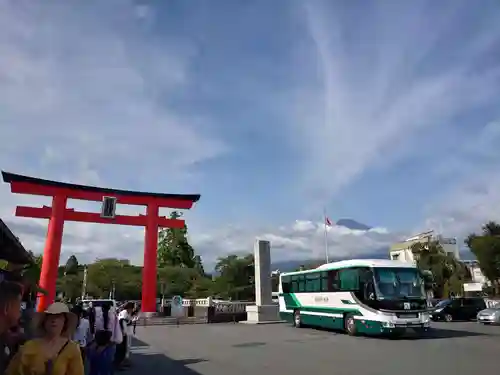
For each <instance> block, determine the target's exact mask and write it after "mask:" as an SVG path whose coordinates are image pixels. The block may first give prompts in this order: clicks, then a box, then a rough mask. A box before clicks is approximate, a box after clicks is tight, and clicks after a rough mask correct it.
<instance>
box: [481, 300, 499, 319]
mask: <svg viewBox="0 0 500 375" xmlns="http://www.w3.org/2000/svg"><path fill="white" fill-rule="evenodd" d="M477 321H478V322H479V323H482V324H500V303H497V304H496V305H493V306H491V307H488V308H487V309H484V310H481V311H479V313H478V314H477Z"/></svg>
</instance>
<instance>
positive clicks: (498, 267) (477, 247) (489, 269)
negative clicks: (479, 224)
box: [465, 221, 500, 295]
mask: <svg viewBox="0 0 500 375" xmlns="http://www.w3.org/2000/svg"><path fill="white" fill-rule="evenodd" d="M465 244H466V245H467V246H468V247H469V249H470V250H471V252H472V253H473V254H474V255H475V256H476V259H477V261H478V263H479V268H480V269H481V272H482V273H483V275H484V276H485V277H486V278H487V279H488V280H489V281H490V282H491V283H492V285H493V288H494V293H495V295H499V294H500V224H498V223H496V222H493V221H490V222H488V223H486V224H485V225H484V226H483V228H482V231H481V233H480V234H475V233H472V234H470V235H469V236H468V237H467V239H466V240H465Z"/></svg>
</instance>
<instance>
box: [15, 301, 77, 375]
mask: <svg viewBox="0 0 500 375" xmlns="http://www.w3.org/2000/svg"><path fill="white" fill-rule="evenodd" d="M77 321H78V318H77V316H76V315H75V314H72V313H71V312H70V311H69V309H68V306H66V305H65V304H64V303H61V302H56V303H53V304H52V305H50V306H49V307H48V308H47V310H45V311H44V312H43V313H37V314H36V315H35V316H34V317H33V324H34V326H35V329H36V331H37V332H38V333H39V335H40V338H37V339H34V340H30V341H28V342H26V344H24V345H23V346H22V347H21V349H20V350H19V352H18V353H17V354H16V355H15V357H14V358H13V359H12V361H11V363H10V364H9V367H8V368H7V371H6V374H7V375H28V374H29V375H46V374H50V375H84V368H83V361H82V356H81V354H80V348H79V347H78V344H77V343H75V342H73V341H71V336H72V335H73V333H74V331H75V328H76V325H77Z"/></svg>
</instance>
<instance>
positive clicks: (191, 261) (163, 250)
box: [158, 211, 201, 268]
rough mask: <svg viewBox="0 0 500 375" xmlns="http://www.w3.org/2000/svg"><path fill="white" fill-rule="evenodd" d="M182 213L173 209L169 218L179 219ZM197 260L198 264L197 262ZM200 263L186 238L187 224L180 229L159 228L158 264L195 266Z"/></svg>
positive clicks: (160, 265) (161, 265)
mask: <svg viewBox="0 0 500 375" xmlns="http://www.w3.org/2000/svg"><path fill="white" fill-rule="evenodd" d="M181 216H182V215H181V214H180V213H179V212H177V211H173V212H172V213H171V214H170V218H171V219H179V218H180V217H181ZM197 262H199V264H197ZM200 265H201V258H200V257H199V256H195V254H194V250H193V247H192V246H191V245H190V244H189V241H188V239H187V226H186V225H184V227H183V228H181V229H176V228H165V229H162V230H160V233H159V241H158V266H159V267H164V266H173V267H185V268H195V266H198V267H199V266H200Z"/></svg>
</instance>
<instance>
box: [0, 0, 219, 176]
mask: <svg viewBox="0 0 500 375" xmlns="http://www.w3.org/2000/svg"><path fill="white" fill-rule="evenodd" d="M144 9H146V8H144V5H143V6H141V7H139V8H137V7H136V6H135V5H134V2H133V1H125V2H123V1H116V0H111V1H106V2H98V1H90V2H85V3H78V4H76V3H72V4H69V3H66V2H61V1H52V2H47V3H44V4H35V3H33V2H30V1H9V0H5V1H2V2H1V3H0V82H1V85H2V90H1V92H0V102H1V103H2V113H1V115H0V126H1V128H2V131H3V134H2V139H3V142H4V144H5V145H6V146H3V147H2V154H1V157H2V160H3V167H4V168H8V167H11V168H14V167H16V166H18V165H19V164H23V163H20V161H26V159H29V161H30V162H31V169H32V170H34V171H36V169H38V168H39V167H40V166H41V164H42V163H43V165H44V166H45V169H44V171H45V173H47V174H49V175H51V177H56V178H61V177H60V174H61V169H66V170H65V172H66V173H67V174H68V175H69V177H70V178H71V179H77V178H78V179H80V178H81V176H80V175H78V174H76V175H75V172H76V171H78V170H80V169H82V170H83V174H84V175H85V174H87V173H88V171H89V170H94V171H97V170H99V171H100V172H101V173H103V174H104V176H102V177H104V179H106V178H108V176H112V177H113V178H114V180H116V179H117V177H118V176H117V173H116V172H115V171H114V170H113V169H114V168H117V167H118V166H119V165H123V164H126V165H127V167H128V169H129V171H130V172H129V173H130V174H131V175H132V174H136V175H137V176H141V175H148V172H149V174H150V175H151V174H153V173H159V172H162V173H167V172H174V173H172V176H176V177H180V173H179V172H180V171H181V170H182V168H186V167H189V166H191V165H193V164H195V163H197V162H200V161H202V160H205V159H207V158H213V157H216V156H218V155H220V154H221V153H223V152H224V151H225V148H226V146H225V145H224V144H223V143H222V142H221V141H220V140H218V139H216V138H215V137H213V136H211V135H210V134H207V133H206V132H204V131H203V128H204V126H205V125H206V124H204V123H203V122H204V121H205V120H204V119H203V118H200V117H199V116H196V114H195V113H194V116H193V117H187V116H185V115H180V114H179V113H177V112H176V111H175V109H173V108H172V107H169V106H168V105H165V103H164V98H165V96H173V95H175V92H176V90H181V89H182V87H183V86H184V85H185V84H187V83H188V82H189V69H190V61H191V59H192V58H193V57H194V55H195V50H194V49H193V48H192V47H191V46H190V45H189V43H188V42H186V43H184V42H183V41H182V40H174V41H171V42H170V43H167V42H166V41H165V40H162V41H161V42H160V41H156V40H155V39H154V38H153V36H152V35H151V32H150V30H148V28H147V27H144V19H145V18H147V17H150V16H151V15H150V14H149V13H148V12H145V11H144ZM147 9H149V8H147ZM159 43H161V45H160V44H159ZM20 134H22V135H23V136H22V137H20V136H19V135H20ZM180 140H181V141H180ZM138 154H141V156H140V158H138ZM168 155H170V156H171V157H168ZM174 155H175V157H172V156H174ZM20 159H21V160H20ZM103 162H105V167H104V165H103V164H104V163H103ZM49 166H50V167H52V168H48V167H49ZM113 166H114V168H113ZM22 167H23V168H24V169H25V170H26V163H24V164H23V165H22ZM75 167H76V168H75ZM75 169H76V171H75ZM30 172H31V171H30ZM152 172H153V173H152ZM91 179H92V180H93V178H91ZM83 182H85V181H83ZM126 182H127V181H122V183H126Z"/></svg>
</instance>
